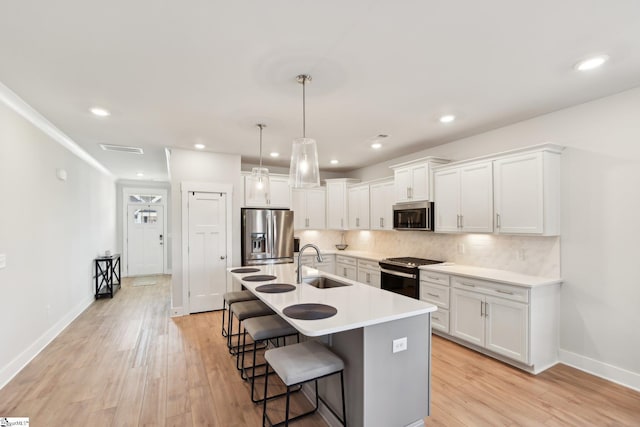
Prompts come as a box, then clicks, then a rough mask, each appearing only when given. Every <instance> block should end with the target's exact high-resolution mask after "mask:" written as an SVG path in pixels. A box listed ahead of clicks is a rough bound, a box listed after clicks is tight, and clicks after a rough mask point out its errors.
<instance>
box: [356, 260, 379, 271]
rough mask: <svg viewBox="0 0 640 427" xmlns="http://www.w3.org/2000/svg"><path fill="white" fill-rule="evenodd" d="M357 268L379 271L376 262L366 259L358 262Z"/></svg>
mask: <svg viewBox="0 0 640 427" xmlns="http://www.w3.org/2000/svg"><path fill="white" fill-rule="evenodd" d="M358 268H368V269H369V270H375V271H380V265H379V264H378V263H377V262H375V261H369V260H366V259H359V260H358Z"/></svg>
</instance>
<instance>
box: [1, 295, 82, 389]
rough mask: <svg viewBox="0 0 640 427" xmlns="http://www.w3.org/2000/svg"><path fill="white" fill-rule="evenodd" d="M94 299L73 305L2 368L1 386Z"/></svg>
mask: <svg viewBox="0 0 640 427" xmlns="http://www.w3.org/2000/svg"><path fill="white" fill-rule="evenodd" d="M93 301H94V297H93V296H91V297H89V298H87V299H85V300H84V301H81V302H80V303H79V304H77V305H76V306H75V307H73V308H72V309H71V310H70V311H69V312H68V313H67V314H66V315H64V316H63V317H62V318H61V319H60V320H58V321H57V322H56V323H54V324H53V326H51V327H50V328H49V329H47V330H46V331H45V333H44V334H42V335H41V336H40V338H38V339H37V340H35V341H34V342H33V344H31V345H30V346H29V347H27V348H26V349H25V350H24V351H23V352H22V353H20V354H19V355H18V356H16V357H15V358H14V359H13V360H12V361H11V362H9V364H8V365H7V366H5V367H3V368H2V369H1V370H0V388H2V387H4V386H5V385H7V383H8V382H9V381H11V380H12V379H13V377H15V376H16V375H17V374H18V373H19V372H20V371H21V370H22V369H23V368H24V367H25V366H26V365H27V364H28V363H29V362H31V360H33V358H34V357H36V356H37V355H38V354H39V353H40V352H41V351H42V350H43V349H44V348H45V347H46V346H47V345H49V343H50V342H51V341H53V340H54V339H55V338H56V337H57V336H58V335H59V334H60V333H61V332H62V331H63V330H64V329H65V328H66V327H67V326H69V324H70V323H71V322H73V321H74V319H75V318H76V317H78V316H79V315H80V314H81V313H82V312H83V311H85V310H86V309H87V307H89V306H90V305H91V304H92V303H93Z"/></svg>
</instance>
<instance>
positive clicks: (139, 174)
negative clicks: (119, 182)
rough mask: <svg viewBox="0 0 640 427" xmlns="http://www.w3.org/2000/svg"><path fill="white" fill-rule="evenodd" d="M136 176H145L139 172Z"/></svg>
mask: <svg viewBox="0 0 640 427" xmlns="http://www.w3.org/2000/svg"><path fill="white" fill-rule="evenodd" d="M136 176H144V174H143V173H142V172H138V173H137V174H136Z"/></svg>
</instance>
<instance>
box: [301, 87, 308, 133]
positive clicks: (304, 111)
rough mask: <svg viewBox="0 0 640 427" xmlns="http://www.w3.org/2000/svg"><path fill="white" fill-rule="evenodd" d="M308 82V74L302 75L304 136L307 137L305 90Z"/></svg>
mask: <svg viewBox="0 0 640 427" xmlns="http://www.w3.org/2000/svg"><path fill="white" fill-rule="evenodd" d="M306 82H307V76H303V77H302V137H303V138H306V137H307V122H306V117H307V114H306V107H305V106H306V102H305V98H306V96H305V95H306V91H305V86H306V84H305V83H306Z"/></svg>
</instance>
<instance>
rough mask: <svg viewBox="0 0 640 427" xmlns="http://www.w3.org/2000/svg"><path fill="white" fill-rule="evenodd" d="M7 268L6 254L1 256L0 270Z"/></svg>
mask: <svg viewBox="0 0 640 427" xmlns="http://www.w3.org/2000/svg"><path fill="white" fill-rule="evenodd" d="M6 266H7V256H6V255H5V254H0V268H5V267H6Z"/></svg>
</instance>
